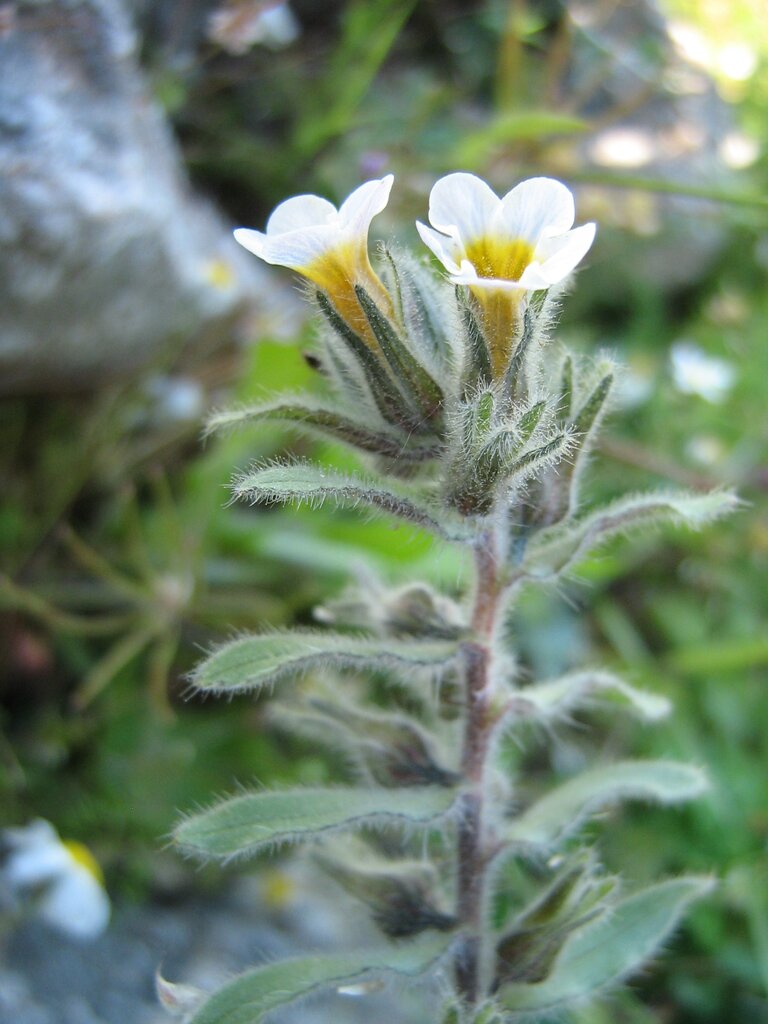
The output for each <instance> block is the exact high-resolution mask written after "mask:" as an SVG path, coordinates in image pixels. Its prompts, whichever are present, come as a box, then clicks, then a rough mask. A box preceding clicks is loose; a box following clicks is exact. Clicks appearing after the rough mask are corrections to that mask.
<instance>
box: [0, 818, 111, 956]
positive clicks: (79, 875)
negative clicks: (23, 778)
mask: <svg viewBox="0 0 768 1024" xmlns="http://www.w3.org/2000/svg"><path fill="white" fill-rule="evenodd" d="M3 838H4V840H5V843H6V845H7V846H8V847H9V849H10V853H9V854H8V856H7V858H6V861H5V863H4V864H3V865H2V868H0V878H1V879H2V881H3V882H4V883H5V884H6V885H7V886H8V888H9V889H10V891H11V893H12V894H13V895H14V896H15V897H17V898H24V897H29V898H30V899H31V900H32V901H33V905H34V910H35V913H36V914H37V915H38V916H39V917H42V919H43V920H44V921H46V922H47V923H48V924H50V925H51V926H52V927H54V928H56V929H58V930H59V931H62V932H64V933H66V934H67V935H71V936H72V937H73V938H77V939H94V938H96V937H97V936H99V935H101V933H102V932H103V931H104V929H105V928H106V927H107V924H108V922H109V912H110V907H109V898H108V897H107V894H106V892H105V891H104V885H103V881H102V877H101V871H100V869H99V866H98V864H97V863H96V861H95V860H94V858H93V856H92V855H91V854H90V852H89V851H88V850H87V849H86V848H85V847H84V846H82V845H81V844H80V843H74V842H62V841H61V839H60V838H59V836H58V834H57V832H56V830H55V829H54V827H53V826H52V825H50V824H49V823H48V822H47V821H43V820H38V821H33V822H31V824H29V825H27V826H26V827H24V828H9V829H6V830H5V831H4V833H3Z"/></svg>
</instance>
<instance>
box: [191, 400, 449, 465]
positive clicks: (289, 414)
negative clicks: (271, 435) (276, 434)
mask: <svg viewBox="0 0 768 1024" xmlns="http://www.w3.org/2000/svg"><path fill="white" fill-rule="evenodd" d="M261 420H278V421H282V422H284V423H291V424H294V425H295V426H296V427H297V428H299V429H301V430H305V431H308V432H311V433H319V434H322V435H324V436H326V437H331V438H333V439H334V440H336V441H343V442H344V443H345V444H348V445H351V446H352V447H353V448H358V449H360V450H362V451H364V452H370V453H372V454H374V455H383V456H387V457H389V458H392V459H406V460H413V459H416V460H418V461H421V460H424V459H429V458H434V457H435V456H436V455H437V454H439V448H438V447H436V446H435V445H432V446H429V445H425V444H420V443H419V441H418V440H415V439H412V438H410V437H409V435H408V434H407V433H405V432H398V433H395V432H394V431H389V430H386V429H382V430H375V429H371V426H370V424H366V423H360V422H358V421H357V420H355V419H353V418H352V417H351V416H346V415H343V414H342V413H339V412H336V411H335V410H334V409H328V408H325V407H323V406H321V405H314V404H311V403H310V402H308V401H306V400H304V399H302V398H290V399H282V400H278V401H276V402H270V403H267V404H264V405H252V406H248V407H246V408H243V409H231V410H226V411H224V412H217V413H214V415H213V416H211V417H210V418H209V420H208V424H207V428H206V433H208V434H210V433H214V432H215V431H219V430H228V429H232V428H233V427H239V426H241V425H243V424H248V423H258V422H259V421H261ZM414 441H415V443H414Z"/></svg>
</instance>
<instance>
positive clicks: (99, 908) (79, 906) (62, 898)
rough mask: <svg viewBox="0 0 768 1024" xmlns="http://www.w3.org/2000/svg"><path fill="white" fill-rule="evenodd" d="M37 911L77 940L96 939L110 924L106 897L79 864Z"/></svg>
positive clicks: (66, 875)
mask: <svg viewBox="0 0 768 1024" xmlns="http://www.w3.org/2000/svg"><path fill="white" fill-rule="evenodd" d="M38 909H39V913H40V916H41V917H42V918H43V919H44V920H45V921H47V922H48V924H50V925H53V927H54V928H58V929H59V930H60V931H63V932H66V934H68V935H72V936H74V937H75V938H78V939H94V938H96V936H98V935H101V933H102V932H103V931H104V929H105V928H106V927H107V924H108V922H109V899H108V897H107V894H106V893H105V892H104V890H103V889H102V888H101V886H100V885H99V883H98V882H97V881H96V879H95V878H94V877H93V876H92V875H91V874H90V873H89V872H88V871H86V870H85V868H83V867H81V866H80V865H79V864H75V865H73V866H72V869H71V870H70V871H69V872H67V874H65V875H62V876H61V877H60V878H58V879H57V880H56V881H55V882H54V883H53V885H51V887H50V889H49V890H48V891H47V892H46V893H45V895H44V896H43V898H42V899H41V901H40V904H39V907H38Z"/></svg>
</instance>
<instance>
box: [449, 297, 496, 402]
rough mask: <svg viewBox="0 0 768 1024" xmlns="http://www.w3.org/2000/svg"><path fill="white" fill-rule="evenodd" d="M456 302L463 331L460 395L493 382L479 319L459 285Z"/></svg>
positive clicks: (488, 353)
mask: <svg viewBox="0 0 768 1024" xmlns="http://www.w3.org/2000/svg"><path fill="white" fill-rule="evenodd" d="M456 302H457V305H458V307H459V316H460V318H461V327H462V333H463V342H464V344H463V350H464V359H463V365H462V379H461V396H462V398H466V397H467V395H468V394H470V393H472V392H473V391H475V390H476V389H477V388H478V387H488V386H490V385H491V384H492V383H493V368H492V367H491V356H490V351H489V348H488V342H487V341H486V338H485V334H484V333H483V329H482V327H481V326H480V321H479V320H478V319H477V317H476V316H475V313H474V310H473V309H472V306H471V304H470V302H469V300H468V298H467V296H466V294H465V292H464V290H463V289H462V288H461V287H457V288H456Z"/></svg>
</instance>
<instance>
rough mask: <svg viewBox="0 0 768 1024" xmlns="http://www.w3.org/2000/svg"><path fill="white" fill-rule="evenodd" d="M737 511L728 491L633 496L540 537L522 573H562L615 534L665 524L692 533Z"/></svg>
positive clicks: (536, 539)
mask: <svg viewBox="0 0 768 1024" xmlns="http://www.w3.org/2000/svg"><path fill="white" fill-rule="evenodd" d="M738 506H739V499H738V498H737V497H736V495H735V494H734V493H733V492H732V491H712V492H711V493H710V494H690V493H686V492H685V491H682V492H678V493H666V494H665V493H663V492H661V493H659V494H637V495H632V496H630V497H628V498H622V499H620V500H619V501H616V502H614V503H613V504H611V505H608V506H607V507H606V508H603V509H598V511H597V512H593V513H592V514H591V515H589V516H587V517H586V518H584V519H582V520H581V521H580V522H576V523H573V524H572V525H570V526H564V527H553V528H552V529H550V530H544V531H542V532H541V533H540V534H539V535H538V536H536V537H534V538H532V540H531V542H530V544H529V547H528V553H527V557H526V560H525V565H526V569H527V571H528V572H529V574H530V575H535V576H547V575H551V574H554V573H558V572H562V571H563V570H564V569H567V568H569V567H570V566H572V565H575V564H576V563H577V562H578V561H579V560H580V559H582V558H585V557H586V555H587V554H588V553H589V552H590V551H591V550H592V549H593V548H595V547H596V546H597V545H598V544H599V543H602V542H603V541H605V540H607V539H608V538H609V537H612V536H614V535H615V534H617V533H623V532H625V531H629V530H632V529H635V528H637V527H639V526H646V525H653V524H655V523H663V522H670V521H671V522H673V523H680V524H682V525H685V526H689V527H691V528H692V529H697V528H699V527H701V526H704V525H705V524H707V523H711V522H713V521H714V520H715V519H719V518H720V517H721V516H724V515H727V514H728V513H729V512H732V511H733V510H734V509H736V508H738Z"/></svg>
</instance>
